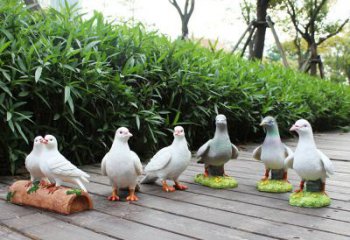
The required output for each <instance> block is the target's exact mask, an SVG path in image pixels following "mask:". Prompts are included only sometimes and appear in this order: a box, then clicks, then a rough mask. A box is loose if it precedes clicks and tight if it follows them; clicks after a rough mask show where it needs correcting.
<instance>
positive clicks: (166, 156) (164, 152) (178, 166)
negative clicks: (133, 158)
mask: <svg viewBox="0 0 350 240" xmlns="http://www.w3.org/2000/svg"><path fill="white" fill-rule="evenodd" d="M173 135H174V140H173V142H172V144H171V145H170V146H167V147H165V148H162V149H161V150H159V151H158V152H157V153H156V154H155V155H154V156H153V158H152V159H151V160H150V162H149V163H148V164H147V166H146V168H145V171H146V177H145V178H144V179H143V180H142V181H141V183H154V182H155V181H156V180H157V179H160V180H161V182H162V185H163V191H166V192H173V191H175V190H186V189H187V186H185V185H182V184H180V183H179V180H178V178H179V176H180V174H181V173H182V172H183V171H185V169H186V168H187V166H188V165H189V163H190V161H191V152H190V150H189V149H188V144H187V141H186V137H185V131H184V129H183V127H181V126H177V127H175V128H174V134H173ZM166 180H172V181H174V183H175V185H174V187H171V186H168V185H167V182H166Z"/></svg>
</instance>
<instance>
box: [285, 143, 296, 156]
mask: <svg viewBox="0 0 350 240" xmlns="http://www.w3.org/2000/svg"><path fill="white" fill-rule="evenodd" d="M283 147H284V157H286V158H287V157H289V156H291V155H293V154H294V153H293V150H292V149H290V147H288V146H287V145H286V144H283Z"/></svg>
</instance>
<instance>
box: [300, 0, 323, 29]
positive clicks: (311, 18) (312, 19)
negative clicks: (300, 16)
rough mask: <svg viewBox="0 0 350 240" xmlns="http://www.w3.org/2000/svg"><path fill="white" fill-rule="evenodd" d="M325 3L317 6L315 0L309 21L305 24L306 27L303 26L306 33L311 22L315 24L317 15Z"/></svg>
mask: <svg viewBox="0 0 350 240" xmlns="http://www.w3.org/2000/svg"><path fill="white" fill-rule="evenodd" d="M326 2H327V0H322V1H321V2H320V5H318V6H317V0H315V10H314V11H313V12H312V14H311V16H310V20H309V22H308V23H307V24H306V26H305V29H306V31H308V29H309V27H310V25H311V24H312V23H313V22H315V20H316V17H317V15H318V13H319V12H320V11H321V9H322V7H323V5H324V4H325V3H326Z"/></svg>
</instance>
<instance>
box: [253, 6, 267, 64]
mask: <svg viewBox="0 0 350 240" xmlns="http://www.w3.org/2000/svg"><path fill="white" fill-rule="evenodd" d="M268 4H269V0H257V11H256V15H257V21H258V22H259V23H261V22H265V21H266V15H267V8H268ZM265 33H266V24H258V25H257V31H256V33H255V37H254V49H253V56H252V58H253V59H262V57H263V53H264V45H265Z"/></svg>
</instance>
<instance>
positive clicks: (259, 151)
mask: <svg viewBox="0 0 350 240" xmlns="http://www.w3.org/2000/svg"><path fill="white" fill-rule="evenodd" d="M260 126H263V127H264V128H265V129H266V137H265V140H264V143H263V144H262V145H260V146H259V147H257V148H256V149H255V150H254V151H253V157H254V158H255V159H257V160H261V161H262V162H263V163H264V164H265V175H264V177H263V179H262V180H267V179H268V178H269V173H270V171H271V170H280V169H283V170H284V171H283V180H286V181H287V170H288V167H287V166H286V165H285V164H284V160H285V159H286V158H287V157H288V156H290V155H292V154H293V151H292V150H291V149H290V148H289V147H287V146H286V145H285V144H283V143H282V141H281V138H280V134H279V131H278V125H277V122H276V119H275V118H273V117H271V116H267V117H265V118H264V119H263V120H262V122H261V123H260Z"/></svg>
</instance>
